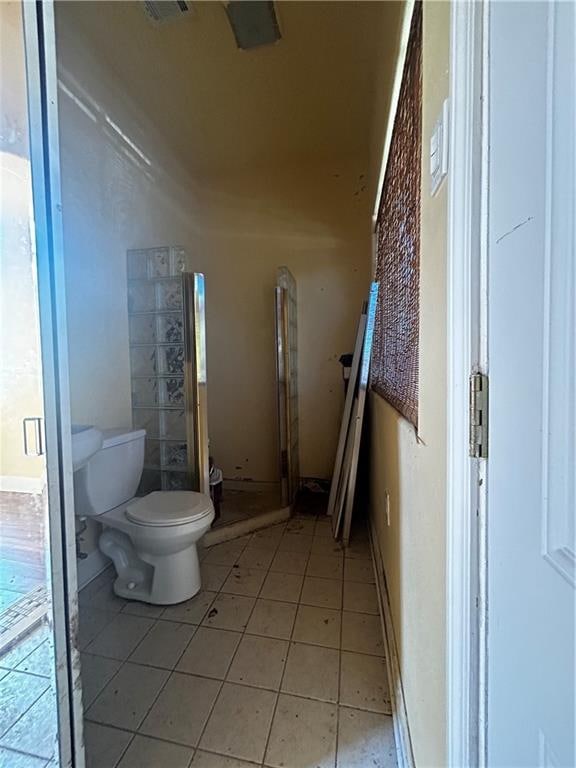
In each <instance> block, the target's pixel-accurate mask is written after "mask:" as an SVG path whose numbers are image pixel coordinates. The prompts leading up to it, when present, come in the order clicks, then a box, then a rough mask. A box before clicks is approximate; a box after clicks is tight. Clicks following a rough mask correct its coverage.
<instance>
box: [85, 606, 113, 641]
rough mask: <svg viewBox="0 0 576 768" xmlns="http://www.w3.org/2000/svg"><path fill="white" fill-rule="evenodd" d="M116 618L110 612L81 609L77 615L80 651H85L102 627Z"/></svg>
mask: <svg viewBox="0 0 576 768" xmlns="http://www.w3.org/2000/svg"><path fill="white" fill-rule="evenodd" d="M116 616H117V614H116V613H112V612H111V611H99V610H97V609H96V608H82V609H81V610H80V615H79V623H78V626H79V629H78V634H79V638H78V642H79V645H80V650H81V651H83V650H85V649H86V648H87V647H88V645H89V644H90V643H91V642H92V640H94V638H95V637H97V636H98V635H99V634H100V632H102V630H103V629H104V627H106V626H108V624H110V622H111V621H113V619H114V618H115V617H116Z"/></svg>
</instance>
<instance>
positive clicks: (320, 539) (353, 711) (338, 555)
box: [80, 516, 396, 768]
mask: <svg viewBox="0 0 576 768" xmlns="http://www.w3.org/2000/svg"><path fill="white" fill-rule="evenodd" d="M201 557H202V573H203V579H204V582H203V591H202V592H201V593H200V594H198V595H197V596H196V597H194V598H193V599H192V600H190V601H188V602H187V603H183V604H181V605H176V606H172V607H169V608H165V609H162V608H158V607H155V606H147V605H143V604H139V603H130V602H126V601H124V600H121V599H119V598H117V597H116V596H114V595H113V593H112V591H111V576H110V574H109V573H108V572H107V573H105V574H103V575H102V576H100V577H99V578H98V579H96V580H95V581H94V582H92V583H91V584H90V585H89V586H88V587H87V588H86V589H85V590H84V591H83V592H82V593H81V596H80V610H81V613H80V642H81V648H82V665H83V666H82V676H83V688H84V703H85V717H86V731H85V738H86V749H87V765H88V768H159V767H160V766H161V767H162V768H189V767H190V768H249V766H255V765H256V766H269V767H270V768H328V766H330V768H366V767H367V766H371V767H372V768H392V767H393V766H396V756H395V747H394V737H393V729H392V718H391V716H390V712H391V709H390V698H389V692H388V683H387V677H386V667H385V661H384V657H383V654H384V645H383V641H382V635H381V627H380V618H379V616H378V606H377V598H376V589H375V586H374V583H373V582H374V578H373V570H372V563H371V559H370V551H369V544H368V538H367V534H366V532H365V531H360V532H359V533H358V534H357V536H356V538H355V541H354V544H353V546H352V547H351V548H350V549H349V550H348V552H347V555H346V556H344V554H343V552H342V551H341V549H340V547H339V545H338V544H336V543H335V542H334V541H333V539H332V537H331V532H330V527H329V523H328V522H327V520H326V519H325V518H323V517H319V518H316V517H310V516H308V517H303V518H293V519H292V520H291V521H289V522H288V523H284V524H282V525H278V526H274V527H272V528H268V529H265V530H263V531H260V532H258V533H255V534H253V535H250V536H247V537H243V538H242V539H241V540H240V539H237V540H233V541H230V542H227V543H225V544H220V545H217V546H214V547H212V548H211V549H209V550H205V551H204V552H203V553H202V556H201Z"/></svg>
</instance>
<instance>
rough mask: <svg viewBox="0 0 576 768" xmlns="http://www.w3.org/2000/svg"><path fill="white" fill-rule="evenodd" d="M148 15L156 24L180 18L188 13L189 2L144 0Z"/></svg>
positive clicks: (189, 8) (181, 0) (180, 0)
mask: <svg viewBox="0 0 576 768" xmlns="http://www.w3.org/2000/svg"><path fill="white" fill-rule="evenodd" d="M144 8H145V10H146V13H147V14H148V17H149V18H150V19H152V21H154V22H156V23H157V24H164V23H165V22H166V21H172V20H173V19H179V18H182V16H188V15H189V14H190V11H191V10H192V9H191V3H190V2H186V3H185V2H184V0H144Z"/></svg>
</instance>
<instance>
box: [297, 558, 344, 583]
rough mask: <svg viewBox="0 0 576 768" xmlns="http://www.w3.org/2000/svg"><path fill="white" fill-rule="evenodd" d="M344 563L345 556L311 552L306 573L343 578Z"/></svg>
mask: <svg viewBox="0 0 576 768" xmlns="http://www.w3.org/2000/svg"><path fill="white" fill-rule="evenodd" d="M343 564H344V558H343V557H334V556H332V555H316V554H311V555H310V560H308V566H307V568H306V575H307V576H317V577H320V578H323V579H341V578H342V571H343Z"/></svg>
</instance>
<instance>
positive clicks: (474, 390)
mask: <svg viewBox="0 0 576 768" xmlns="http://www.w3.org/2000/svg"><path fill="white" fill-rule="evenodd" d="M469 417H470V451H469V453H470V456H472V457H473V458H475V459H486V458H488V376H486V375H485V374H483V373H473V374H472V375H471V376H470V414H469Z"/></svg>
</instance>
